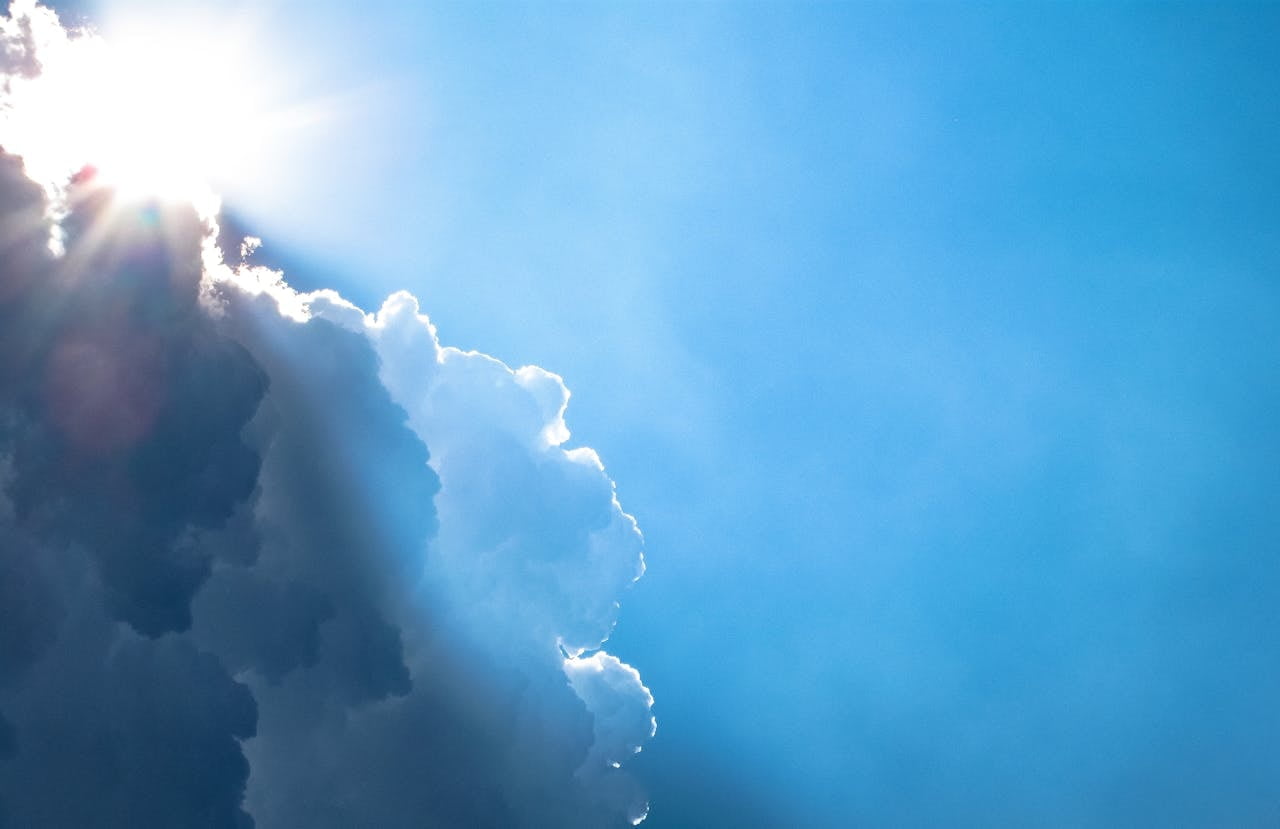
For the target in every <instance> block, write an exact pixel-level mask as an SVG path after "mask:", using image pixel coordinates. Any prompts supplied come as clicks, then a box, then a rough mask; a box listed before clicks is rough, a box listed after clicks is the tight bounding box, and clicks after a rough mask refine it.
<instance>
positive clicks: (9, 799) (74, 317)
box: [0, 7, 654, 829]
mask: <svg viewBox="0 0 1280 829" xmlns="http://www.w3.org/2000/svg"><path fill="white" fill-rule="evenodd" d="M33 13H36V12H33V11H30V10H29V7H28V11H27V12H20V11H19V10H15V11H14V13H13V14H14V17H13V19H11V20H9V21H8V22H6V24H5V27H4V36H3V38H0V57H2V60H0V73H3V76H4V78H5V84H6V85H5V87H4V89H6V90H7V89H8V82H9V80H10V79H12V78H14V77H18V76H29V75H31V74H32V73H34V72H36V71H37V69H38V66H39V64H38V58H39V56H38V55H37V54H35V52H34V51H33V42H32V40H31V38H30V37H25V38H24V37H23V36H22V32H23V31H24V28H23V22H22V18H21V15H22V14H33ZM28 23H29V21H28ZM29 28H30V27H29V25H28V26H27V30H29ZM15 32H16V33H17V34H15ZM20 149H21V148H14V147H6V148H5V150H7V151H6V152H4V153H3V154H2V155H0V353H2V354H3V355H4V358H3V360H2V361H0V827H5V828H6V829H7V828H8V827H13V828H14V829H17V827H36V826H38V827H68V828H70V827H88V826H94V827H172V828H173V829H179V828H180V827H202V829H208V828H209V827H251V826H256V827H261V828H262V829H267V828H268V827H280V828H281V829H284V828H286V827H299V826H308V827H352V826H370V827H374V826H376V827H392V828H394V827H437V826H438V827H450V826H530V827H542V826H546V827H551V826H555V827H573V826H592V827H596V826H602V827H603V826H614V825H619V826H621V825H630V824H632V823H634V822H638V821H639V820H640V819H642V818H643V816H644V815H645V813H646V810H647V804H646V798H645V795H644V792H643V790H642V788H641V786H640V785H639V783H638V782H637V781H636V780H635V779H633V778H632V777H631V776H630V775H629V773H628V772H627V771H626V769H625V765H626V761H627V758H628V757H630V756H631V755H632V754H633V753H634V752H635V751H638V750H639V748H640V747H641V746H642V745H643V743H644V742H645V741H646V740H647V739H648V738H649V737H651V736H652V735H653V732H654V720H653V716H652V713H651V708H652V702H653V701H652V697H651V696H650V695H649V692H648V690H647V689H646V688H645V687H644V686H643V685H642V684H641V682H640V678H639V675H638V674H637V673H636V672H635V671H634V670H633V669H631V668H630V667H629V666H627V665H625V664H624V663H622V662H620V661H619V660H618V659H617V658H615V657H613V656H611V655H609V654H606V653H604V652H603V651H601V650H599V649H600V648H601V646H602V645H603V644H604V642H605V640H606V639H607V638H608V636H609V633H610V631H611V629H612V626H613V624H614V621H615V619H616V614H617V612H618V600H619V598H620V597H621V595H622V593H623V592H624V591H625V590H626V589H627V587H628V586H629V585H630V584H631V583H632V582H633V581H634V580H635V579H637V578H638V577H639V576H640V575H641V573H642V572H643V567H644V565H643V556H642V539H641V536H640V534H639V531H638V529H637V528H636V524H635V522H634V521H633V520H632V518H631V517H630V516H628V515H627V514H626V513H624V512H623V511H622V508H621V507H620V505H619V503H618V501H617V499H616V497H615V495H614V487H613V483H612V481H611V480H610V479H609V478H608V476H607V475H606V474H605V472H604V468H603V466H602V465H601V464H600V461H599V459H598V458H597V457H596V455H595V454H594V453H593V452H591V451H590V450H588V449H582V448H577V449H566V447H565V444H566V441H567V439H568V436H569V435H568V431H567V429H566V428H565V426H564V420H563V415H564V410H565V406H566V405H567V403H568V392H567V391H566V390H565V387H564V385H563V383H562V382H561V380H560V378H559V377H557V376H556V375H554V374H551V373H549V372H546V371H544V370H542V369H538V368H534V367H525V368H521V369H518V370H513V369H511V368H509V367H507V366H506V365H504V364H502V363H501V362H499V361H497V360H494V359H492V358H489V357H487V356H485V355H483V354H479V353H476V352H464V351H460V350H457V349H453V348H448V347H444V346H441V344H440V342H439V340H438V339H437V336H436V331H435V329H434V327H433V326H432V325H431V323H430V322H429V321H428V320H427V319H426V317H425V316H423V315H422V314H421V312H420V310H419V308H418V304H417V301H416V300H415V299H413V298H412V297H410V296H409V295H407V294H398V295H395V296H393V297H391V298H390V299H388V300H387V302H386V304H385V305H384V306H383V307H382V309H380V310H379V311H378V312H377V313H376V314H366V313H365V312H363V311H361V310H360V309H358V308H356V307H354V306H353V305H351V304H350V303H347V302H346V301H344V300H342V299H341V298H340V297H338V296H337V295H336V294H332V293H324V292H322V293H318V294H299V293H297V292H295V291H293V290H292V289H291V288H289V286H288V285H287V283H285V282H284V281H283V277H282V276H281V275H280V274H278V273H274V272H271V271H268V270H266V269H264V268H258V267H254V266H252V265H249V264H246V263H244V262H234V261H232V262H225V261H223V258H222V256H221V254H220V253H219V252H218V251H217V249H216V247H215V246H214V244H213V241H212V240H214V239H216V237H217V233H218V228H217V225H216V220H215V219H214V218H211V217H208V216H201V215H200V214H198V213H197V212H196V210H194V209H192V208H189V207H179V206H173V205H160V204H147V203H129V202H125V201H123V200H121V199H119V198H116V197H115V195H114V194H113V193H112V192H111V191H110V190H108V189H106V188H105V187H104V186H102V185H100V184H99V183H98V182H97V181H96V180H95V179H94V178H93V177H92V176H91V175H86V176H83V177H81V179H80V180H78V181H76V182H74V183H72V184H71V185H70V186H69V187H68V188H66V189H65V191H61V190H60V191H53V192H50V191H47V189H46V188H45V187H42V186H41V185H39V184H37V183H35V182H33V181H32V180H31V179H30V178H28V175H27V172H26V169H25V168H24V164H23V160H22V158H21V157H20V155H19V154H18V153H19V152H20ZM53 238H57V239H58V240H60V248H61V249H60V250H59V245H51V244H50V240H51V239H53ZM55 251H56V252H55Z"/></svg>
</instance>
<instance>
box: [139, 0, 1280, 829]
mask: <svg viewBox="0 0 1280 829" xmlns="http://www.w3.org/2000/svg"><path fill="white" fill-rule="evenodd" d="M125 5H128V4H125ZM408 6H409V4H401V3H394V2H386V0H369V1H368V2H363V3H360V4H354V5H353V4H338V3H308V4H305V5H303V4H297V5H289V4H288V3H278V4H275V5H273V6H272V9H271V10H270V11H268V12H264V13H263V14H264V15H265V17H266V19H267V20H268V21H270V23H271V24H272V27H273V28H272V38H273V40H277V41H278V49H279V61H280V63H281V65H282V66H285V67H287V68H288V72H289V73H290V76H291V78H292V80H291V83H294V84H295V85H296V90H297V94H299V95H302V96H320V95H332V94H336V95H337V96H338V97H337V99H336V100H337V101H338V103H337V104H336V106H335V112H336V114H335V115H334V117H333V119H332V120H331V121H330V122H327V123H326V124H324V125H323V127H321V128H316V129H313V130H312V131H310V132H305V133H300V134H299V135H298V137H297V140H296V142H295V143H292V144H290V145H289V146H288V147H287V148H286V149H281V150H280V151H279V153H278V155H279V157H278V160H277V175H278V177H277V176H268V177H262V178H259V179H257V180H255V181H228V182H225V188H226V192H227V196H228V206H229V208H231V209H232V210H233V211H235V212H237V214H239V215H242V216H243V217H244V220H245V222H246V223H247V224H248V225H249V226H250V227H252V228H253V229H254V230H255V231H256V232H258V233H259V234H260V235H262V236H263V237H264V238H265V239H266V247H265V248H264V253H265V255H266V256H267V257H268V258H272V257H274V260H275V261H279V262H284V263H286V264H287V265H288V266H289V269H290V273H291V278H292V280H293V281H294V283H295V284H298V285H302V286H311V287H320V286H326V287H335V288H337V289H339V290H340V291H341V292H342V293H343V294H344V295H346V296H348V297H350V298H352V299H354V300H356V301H357V302H360V303H361V304H362V305H365V306H366V307H374V306H376V305H377V304H378V303H379V302H380V301H381V299H382V297H383V296H384V295H386V294H387V293H390V292H391V291H393V290H395V289H398V288H407V289H409V290H411V291H412V292H413V293H415V294H416V295H417V296H419V298H420V299H421V302H422V306H423V310H424V311H425V312H426V313H428V314H430V316H431V318H432V320H433V321H434V322H435V324H436V325H437V326H438V327H439V330H440V333H441V339H442V341H443V342H445V343H447V344H452V345H457V346H460V347H463V348H475V349H479V350H482V351H484V352H487V353H490V354H493V355H495V356H497V357H499V358H501V359H503V360H505V361H507V362H508V363H510V364H512V365H523V364H526V363H533V364H537V365H541V366H544V367H546V368H548V369H549V370H552V371H555V372H557V373H559V374H561V375H562V376H563V377H564V378H565V381H566V383H567V385H568V386H569V388H570V389H571V390H572V391H573V393H574V397H573V402H572V405H571V406H570V409H569V415H568V425H569V427H570V429H571V430H572V431H573V433H574V439H573V442H574V443H575V444H583V445H590V446H593V447H595V448H596V449H597V450H598V451H599V452H600V454H601V456H602V457H603V459H604V462H605V464H606V465H607V468H608V470H609V472H610V475H611V476H612V477H613V478H614V479H615V480H616V481H617V482H618V491H619V496H620V498H621V500H622V503H623V505H624V506H625V507H626V508H627V510H628V511H629V512H631V513H633V514H635V515H636V517H637V519H638V520H639V522H640V526H641V527H642V529H643V530H644V532H645V538H646V547H647V556H648V560H649V565H650V569H649V572H648V575H647V576H646V577H645V579H644V580H643V581H642V582H640V583H639V584H638V585H637V586H636V588H635V589H634V590H633V591H632V592H631V594H630V595H628V596H627V597H626V598H625V600H624V601H623V609H622V615H621V622H620V624H619V627H618V629H617V632H616V634H615V636H614V638H613V640H612V641H611V644H610V649H611V651H612V652H615V653H617V654H619V655H620V656H622V658H624V659H626V660H627V661H628V662H630V663H632V664H634V665H636V666H637V667H638V668H639V669H640V670H641V672H642V674H643V676H644V679H645V681H646V684H648V686H649V687H650V688H652V689H653V691H654V694H655V697H656V699H657V704H656V708H655V711H656V713H657V716H658V721H659V732H658V736H657V738H656V739H655V740H654V741H653V742H652V743H651V745H650V746H649V747H648V748H647V749H646V751H645V753H644V755H642V757H641V759H640V761H639V763H638V768H639V769H640V771H641V773H642V776H643V777H644V778H645V779H646V780H647V782H648V784H649V787H650V789H651V793H652V798H653V807H652V808H653V811H652V816H651V817H650V822H651V823H650V825H653V826H656V827H679V826H707V825H744V826H745V825H762V826H766V825H777V826H782V825H787V826H796V825H814V826H820V825H821V826H846V825H851V824H852V825H873V826H884V825H944V824H945V825H974V826H977V825H1002V824H1003V825H1031V824H1034V825H1064V826H1065V825H1071V826H1081V825H1151V826H1157V825H1169V824H1170V823H1171V822H1175V821H1176V822H1180V823H1184V824H1187V825H1204V826H1210V825H1273V824H1274V823H1275V822H1276V821H1277V820H1280V799H1277V797H1276V796H1275V791H1276V780H1277V778H1278V777H1280V749H1278V748H1277V746H1280V714H1278V713H1277V712H1278V711H1280V709H1277V707H1276V700H1277V699H1280V693H1278V692H1280V650H1278V649H1277V647H1276V641H1275V633H1276V630H1277V621H1278V620H1277V617H1276V613H1277V611H1276V608H1277V607H1280V603H1278V600H1280V563H1278V562H1277V555H1278V554H1280V518H1277V516H1280V503H1278V500H1280V479H1278V478H1280V471H1278V470H1280V466H1278V465H1277V460H1278V459H1280V436H1278V435H1277V431H1276V423H1280V390H1278V388H1280V387H1277V384H1276V367H1277V360H1278V359H1280V326H1278V325H1277V320H1278V319H1280V282H1278V280H1280V237H1278V236H1277V234H1276V227H1277V220H1278V219H1280V215H1277V214H1278V211H1280V192H1278V189H1280V188H1278V185H1280V161H1278V160H1277V154H1276V151H1275V148H1276V147H1277V146H1280V98H1277V96H1276V95H1275V90H1276V89H1277V88H1280V57H1278V56H1277V54H1276V51H1275V48H1274V39H1275V34H1276V32H1277V31H1278V24H1280V17H1278V15H1277V11H1276V7H1275V6H1272V5H1268V4H1262V5H1249V6H1243V5H1229V4H1212V5H1210V4H1192V5H1167V4H1141V5H1131V4H1097V3H1079V4H1073V3H1035V4H1024V3H1018V4H981V5H976V4H974V5H970V4H930V5H908V4H899V3H876V4H837V3H697V4H684V3H660V4H651V3H643V4H639V3H619V4H603V3H601V4H576V3H556V4H542V3H538V4H514V3H512V4H508V3H482V4H470V3H467V4H462V3H454V4H439V5H434V4H433V5H427V4H423V5H421V6H419V5H413V7H412V8H410V7H408Z"/></svg>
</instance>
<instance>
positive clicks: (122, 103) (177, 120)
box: [0, 10, 279, 206]
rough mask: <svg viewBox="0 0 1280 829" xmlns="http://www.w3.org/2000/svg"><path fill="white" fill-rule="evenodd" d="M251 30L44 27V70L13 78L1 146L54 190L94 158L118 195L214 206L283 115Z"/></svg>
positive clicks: (176, 24)
mask: <svg viewBox="0 0 1280 829" xmlns="http://www.w3.org/2000/svg"><path fill="white" fill-rule="evenodd" d="M40 11H43V10H40ZM218 32H221V34H217V33H218ZM248 35H249V32H248V27H245V26H241V27H235V26H231V27H228V26H226V25H223V26H221V27H219V28H213V27H209V26H201V25H199V22H198V21H195V20H189V21H174V20H172V19H169V20H165V21H163V22H162V23H133V24H129V25H123V26H120V27H119V28H118V29H112V30H111V31H110V32H109V36H108V37H103V36H100V35H98V34H96V33H92V32H82V33H78V34H75V35H73V36H71V37H67V36H66V35H65V34H64V33H63V30H62V29H61V27H59V26H57V24H56V22H52V23H50V24H49V25H46V26H36V27H35V32H34V37H35V38H36V39H38V40H43V42H41V43H40V52H39V53H40V58H41V60H40V64H41V65H40V69H39V73H38V75H36V76H35V77H30V78H17V79H15V80H14V81H13V89H12V98H11V100H12V104H13V105H12V107H11V108H10V109H9V110H8V111H6V112H4V113H0V144H3V145H4V146H5V147H6V148H7V149H10V150H12V151H14V152H16V153H18V154H20V155H22V156H23V157H24V158H25V160H26V163H27V167H28V170H29V171H30V172H31V173H32V175H33V177H36V178H37V179H39V180H42V181H44V182H46V184H49V185H51V186H53V187H55V188H56V187H57V186H59V185H61V184H63V183H65V182H66V181H67V179H68V177H69V176H70V175H71V174H73V173H75V172H76V171H78V170H81V169H83V168H85V167H91V168H92V169H94V170H95V171H96V176H97V178H98V180H99V181H100V182H101V183H103V184H105V185H108V186H110V187H111V188H112V189H113V190H115V191H116V193H117V194H118V196H119V197H122V198H158V199H162V200H166V201H179V200H181V201H189V202H191V203H193V204H196V205H197V206H201V205H203V204H206V203H208V202H209V201H210V200H211V199H212V198H213V197H212V191H211V189H210V186H211V184H213V183H214V182H215V181H216V180H217V179H218V178H219V177H223V176H226V175H229V174H231V172H232V171H233V170H235V169H236V168H237V167H238V166H240V165H242V164H246V163H248V161H249V160H250V159H249V156H250V155H251V154H253V153H254V152H256V151H257V150H259V149H261V148H262V146H263V144H264V142H267V141H269V140H270V137H271V135H272V133H273V132H274V131H275V129H274V127H273V124H275V125H278V122H279V116H278V114H277V113H273V112H272V111H271V107H270V106H269V96H268V95H267V94H266V93H267V89H268V88H269V87H268V86H267V84H266V80H267V78H268V76H269V73H266V72H264V71H263V67H262V65H261V64H262V61H260V60H256V59H255V58H256V57H257V55H256V54H255V53H254V51H253V50H252V48H251V47H250V43H251V40H250V38H249V37H248Z"/></svg>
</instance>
